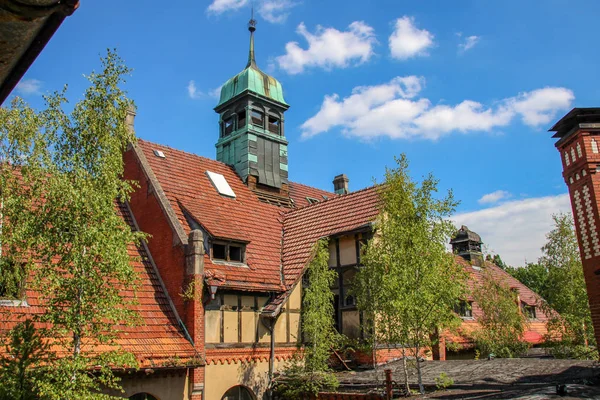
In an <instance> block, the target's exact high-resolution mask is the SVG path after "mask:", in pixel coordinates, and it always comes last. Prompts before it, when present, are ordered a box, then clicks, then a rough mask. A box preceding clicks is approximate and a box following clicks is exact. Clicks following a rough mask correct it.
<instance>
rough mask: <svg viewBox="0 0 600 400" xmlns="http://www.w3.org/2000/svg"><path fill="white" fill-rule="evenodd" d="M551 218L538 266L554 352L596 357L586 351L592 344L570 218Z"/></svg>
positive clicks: (563, 354)
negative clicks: (544, 287) (542, 272)
mask: <svg viewBox="0 0 600 400" xmlns="http://www.w3.org/2000/svg"><path fill="white" fill-rule="evenodd" d="M553 219H554V229H552V230H551V231H550V232H549V233H548V234H547V235H546V238H547V242H546V244H545V245H544V247H542V257H540V259H539V261H538V263H539V264H540V265H543V266H544V267H545V268H546V270H547V271H548V276H547V287H548V290H547V291H546V294H545V296H544V299H545V300H546V302H547V303H542V308H544V309H545V311H546V312H547V313H548V314H549V315H550V318H549V321H548V330H549V334H550V336H551V338H552V339H554V340H555V342H556V343H555V345H556V349H555V350H556V351H555V353H556V355H557V356H561V357H576V358H580V357H581V358H586V357H590V358H594V357H595V358H597V353H596V354H591V353H590V349H589V348H588V346H590V345H591V346H594V345H595V344H596V343H595V339H594V330H593V326H592V317H591V313H590V307H589V303H588V296H587V290H586V286H585V279H584V276H583V267H582V265H581V257H580V255H579V246H578V244H577V238H576V237H575V229H574V223H573V217H572V216H571V214H557V215H554V216H553ZM553 310H554V311H556V312H557V313H558V314H556V313H554V312H553ZM559 338H560V340H557V339H559Z"/></svg>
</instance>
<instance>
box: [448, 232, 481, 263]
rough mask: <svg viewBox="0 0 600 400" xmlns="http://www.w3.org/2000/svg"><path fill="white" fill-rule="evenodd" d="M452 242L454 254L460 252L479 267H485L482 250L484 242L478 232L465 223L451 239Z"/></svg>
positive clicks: (460, 254) (459, 253)
mask: <svg viewBox="0 0 600 400" xmlns="http://www.w3.org/2000/svg"><path fill="white" fill-rule="evenodd" d="M450 244H451V245H452V252H453V253H454V254H458V255H459V256H461V257H462V258H464V259H465V260H467V261H469V262H470V263H471V264H473V265H475V266H477V267H483V265H484V264H483V253H482V251H481V245H482V244H483V242H482V241H481V237H480V236H479V235H478V234H476V233H475V232H473V231H471V230H469V228H467V227H466V226H465V225H463V226H461V227H460V229H459V230H458V232H456V234H455V235H454V238H452V240H450Z"/></svg>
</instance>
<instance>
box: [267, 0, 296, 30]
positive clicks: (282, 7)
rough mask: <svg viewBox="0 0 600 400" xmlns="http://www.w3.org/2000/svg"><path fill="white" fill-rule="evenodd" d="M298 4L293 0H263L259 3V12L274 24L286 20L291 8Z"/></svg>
mask: <svg viewBox="0 0 600 400" xmlns="http://www.w3.org/2000/svg"><path fill="white" fill-rule="evenodd" d="M296 5H297V3H296V2H293V1H291V0H262V1H261V2H260V3H259V5H258V14H259V15H260V16H261V17H262V18H264V19H265V20H266V21H268V22H271V23H273V24H281V23H283V22H285V20H286V19H287V17H288V16H289V15H290V12H289V11H290V9H292V8H293V7H295V6H296Z"/></svg>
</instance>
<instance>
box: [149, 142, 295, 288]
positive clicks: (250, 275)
mask: <svg viewBox="0 0 600 400" xmlns="http://www.w3.org/2000/svg"><path fill="white" fill-rule="evenodd" d="M137 146H138V147H139V148H140V149H141V150H142V151H143V153H144V155H145V157H146V159H147V160H148V163H149V165H150V167H151V168H152V171H153V172H154V174H155V175H156V178H157V179H158V181H159V183H160V185H161V187H162V189H163V191H164V192H165V194H166V196H167V199H168V201H169V203H170V205H171V207H172V208H173V210H174V211H175V214H176V215H177V218H178V220H179V223H180V224H181V226H182V227H183V228H184V230H185V232H186V233H188V234H189V232H190V230H191V228H190V225H189V224H188V222H187V221H186V216H185V212H186V211H187V212H188V213H189V214H190V216H191V217H192V218H193V219H194V220H195V222H197V223H198V224H199V225H200V226H201V227H202V228H203V229H205V230H206V231H207V232H208V233H209V234H210V235H212V236H213V237H218V238H228V239H238V240H240V241H244V242H248V244H247V245H246V261H247V266H238V265H227V264H224V263H215V262H212V260H211V259H210V257H209V254H206V255H205V257H204V268H205V270H206V271H207V273H209V274H215V275H219V276H222V275H224V279H223V285H224V286H226V287H228V288H231V289H238V290H256V291H275V292H280V291H283V290H284V287H283V286H282V284H281V235H282V224H281V213H282V210H281V209H280V208H278V207H275V206H272V205H269V204H266V203H263V202H261V201H260V200H259V199H258V197H257V196H256V194H255V193H254V192H252V191H251V190H250V189H249V188H248V187H247V186H246V185H245V184H244V183H243V182H242V180H241V179H240V177H239V176H238V175H237V174H236V172H235V170H234V169H233V168H232V167H230V166H228V165H226V164H224V163H221V162H219V161H215V160H210V159H208V158H204V157H200V156H197V155H194V154H190V153H186V152H183V151H180V150H175V149H172V148H170V147H167V146H162V145H158V144H154V143H150V142H146V141H144V140H139V141H138V144H137ZM153 150H160V151H162V152H163V153H164V155H165V158H160V157H157V156H155V155H154V153H153ZM206 171H211V172H216V173H218V174H221V175H223V176H224V177H225V179H226V180H227V182H228V183H229V185H230V186H231V188H232V190H233V191H234V193H235V195H236V197H235V198H231V197H225V196H222V195H220V194H219V193H218V192H217V190H216V189H215V188H214V186H213V185H212V183H211V181H210V180H209V178H208V176H207V175H206Z"/></svg>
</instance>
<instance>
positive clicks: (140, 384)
mask: <svg viewBox="0 0 600 400" xmlns="http://www.w3.org/2000/svg"><path fill="white" fill-rule="evenodd" d="M121 385H122V387H123V390H124V391H125V392H124V393H117V392H114V391H113V392H108V393H109V394H111V395H113V396H120V397H124V398H129V397H130V396H133V395H134V394H137V393H148V394H151V395H152V396H154V397H156V398H157V399H158V400H188V378H187V374H186V372H185V371H174V372H156V373H150V374H147V375H146V374H142V373H137V374H135V375H129V376H125V377H123V380H122V381H121ZM205 399H206V400H208V399H210V397H205Z"/></svg>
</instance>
